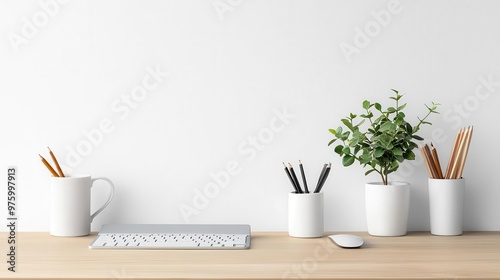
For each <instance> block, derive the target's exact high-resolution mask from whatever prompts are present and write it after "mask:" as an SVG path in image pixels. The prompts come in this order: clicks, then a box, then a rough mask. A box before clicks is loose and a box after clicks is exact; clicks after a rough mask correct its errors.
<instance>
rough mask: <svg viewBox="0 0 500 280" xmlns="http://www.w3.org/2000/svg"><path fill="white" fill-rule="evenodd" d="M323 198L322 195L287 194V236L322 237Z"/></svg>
mask: <svg viewBox="0 0 500 280" xmlns="http://www.w3.org/2000/svg"><path fill="white" fill-rule="evenodd" d="M323 197H324V196H323V193H300V194H299V193H289V194H288V234H289V235H290V236H292V237H321V236H323V232H324V218H323V213H324V209H323V199H324V198H323Z"/></svg>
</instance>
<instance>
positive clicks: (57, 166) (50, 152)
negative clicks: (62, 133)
mask: <svg viewBox="0 0 500 280" xmlns="http://www.w3.org/2000/svg"><path fill="white" fill-rule="evenodd" d="M47 149H49V154H50V157H51V158H52V161H53V162H54V164H55V165H56V169H57V174H59V177H64V173H63V171H62V169H61V166H59V162H57V159H56V156H55V155H54V153H52V150H51V149H50V148H49V147H47Z"/></svg>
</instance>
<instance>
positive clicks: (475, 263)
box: [0, 232, 500, 279]
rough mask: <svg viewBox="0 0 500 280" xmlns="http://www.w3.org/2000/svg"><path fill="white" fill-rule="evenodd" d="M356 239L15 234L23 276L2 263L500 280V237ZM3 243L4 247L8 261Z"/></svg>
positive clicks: (116, 273)
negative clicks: (127, 241) (120, 244)
mask: <svg viewBox="0 0 500 280" xmlns="http://www.w3.org/2000/svg"><path fill="white" fill-rule="evenodd" d="M356 234H359V235H361V236H362V237H363V238H364V239H365V245H363V247H362V248H361V249H341V248H338V247H337V246H335V245H334V244H333V243H331V242H330V241H329V240H328V239H327V238H326V237H323V238H316V239H298V238H291V237H289V236H288V235H287V234H286V233H258V232H256V233H252V244H251V249H248V250H226V251H211V250H207V251H189V250H182V251H181V250H177V251H175V250H89V249H88V245H89V243H90V242H91V241H92V240H93V238H95V235H91V236H87V237H69V238H68V237H52V236H50V235H49V234H48V233H17V243H18V244H17V245H18V247H17V248H18V249H17V264H16V270H17V272H15V273H13V272H10V271H8V270H7V264H6V262H5V261H3V262H2V263H3V265H2V269H1V270H0V277H1V278H39V279H41V278H66V279H70V278H78V279H119V278H129V279H144V278H146V279H172V278H177V279H179V278H182V279H203V278H204V279H207V278H208V279H273V278H274V279H287V278H292V279H293V278H295V279H297V278H310V279H366V278H369V279H389V278H393V279H394V278H396V279H500V232H466V233H464V235H462V236H456V237H440V236H432V235H430V233H428V232H416V233H408V234H407V235H406V236H403V237H373V236H369V235H368V234H367V233H356ZM2 239H3V238H2ZM3 240H4V239H3ZM4 241H5V240H4ZM2 243H3V242H2ZM5 244H6V242H5ZM5 244H2V246H1V247H0V248H1V250H2V252H1V253H2V254H3V256H4V259H6V257H5V254H4V253H6V252H5V251H6V250H7V249H6V245H5Z"/></svg>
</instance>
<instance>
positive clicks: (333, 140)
mask: <svg viewBox="0 0 500 280" xmlns="http://www.w3.org/2000/svg"><path fill="white" fill-rule="evenodd" d="M335 141H337V139H332V140H331V141H330V142H328V146H330V145H332V144H333V143H334V142H335Z"/></svg>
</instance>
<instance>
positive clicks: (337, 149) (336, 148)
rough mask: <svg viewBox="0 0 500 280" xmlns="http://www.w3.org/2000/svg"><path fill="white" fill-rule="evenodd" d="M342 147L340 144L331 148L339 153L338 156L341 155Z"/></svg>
mask: <svg viewBox="0 0 500 280" xmlns="http://www.w3.org/2000/svg"><path fill="white" fill-rule="evenodd" d="M342 149H344V146H342V145H338V146H336V147H335V149H333V150H334V151H335V152H336V153H337V154H339V156H342V155H343V152H342Z"/></svg>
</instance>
